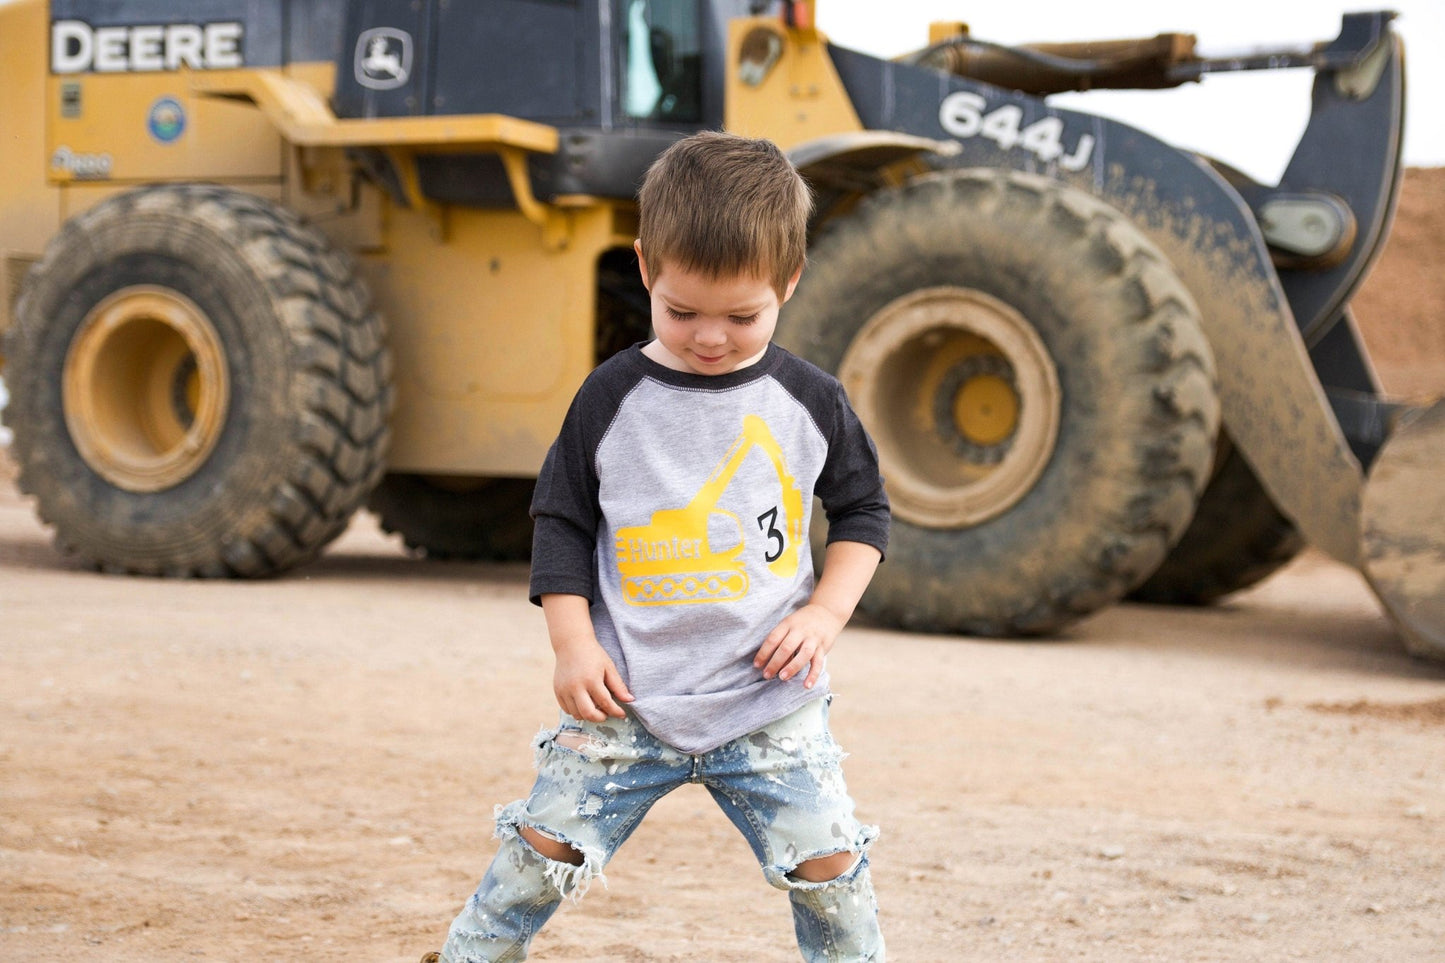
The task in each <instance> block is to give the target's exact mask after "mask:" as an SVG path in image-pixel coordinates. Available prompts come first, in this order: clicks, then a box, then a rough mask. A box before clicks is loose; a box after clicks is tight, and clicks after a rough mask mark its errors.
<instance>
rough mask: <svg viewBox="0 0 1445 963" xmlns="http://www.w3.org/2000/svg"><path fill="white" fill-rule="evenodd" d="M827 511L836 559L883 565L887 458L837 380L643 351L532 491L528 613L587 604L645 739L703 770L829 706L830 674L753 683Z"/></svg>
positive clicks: (580, 398)
mask: <svg viewBox="0 0 1445 963" xmlns="http://www.w3.org/2000/svg"><path fill="white" fill-rule="evenodd" d="M815 496H816V497H817V498H818V499H819V500H820V501H821V502H822V505H823V508H824V510H825V512H826V515H827V518H828V523H829V524H828V541H829V542H834V541H840V540H843V541H855V542H863V543H865V544H868V545H872V546H873V547H875V548H877V549H878V551H879V552H883V551H884V550H885V549H886V547H887V540H888V519H889V515H888V500H887V497H886V496H885V495H884V492H883V480H882V478H881V477H880V475H879V472H878V455H877V451H876V449H875V448H874V447H873V443H872V441H871V439H869V437H868V435H867V433H866V432H865V431H864V429H863V426H862V424H861V423H860V422H859V421H858V417H857V415H856V414H854V412H853V409H852V407H851V406H850V405H849V404H848V399H847V397H846V396H845V395H844V393H843V388H842V386H841V385H840V384H839V383H838V381H837V379H835V378H833V377H832V376H831V375H829V374H827V373H826V372H824V371H822V370H821V369H819V368H817V367H815V366H814V365H812V364H810V363H808V362H806V361H803V360H802V359H800V358H797V357H795V356H794V355H792V354H790V353H788V352H787V351H786V350H784V349H782V348H780V347H778V346H777V345H770V346H769V347H768V349H767V351H766V352H765V353H764V355H763V357H762V358H760V359H759V360H758V361H757V362H756V363H755V364H752V365H749V366H748V367H746V368H742V369H739V370H737V371H733V372H730V373H728V374H724V375H716V376H704V375H697V374H691V373H688V372H681V371H674V370H672V369H671V368H668V367H666V366H664V365H661V364H658V363H657V362H655V361H653V360H652V359H651V358H648V357H647V356H646V355H645V354H643V353H642V346H641V345H634V346H632V347H631V348H628V349H627V350H625V351H623V352H621V353H619V354H617V355H615V356H614V357H612V358H610V359H608V360H607V361H605V362H604V363H603V364H601V365H600V366H598V367H597V369H596V370H594V371H593V372H592V373H591V374H590V375H589V376H588V378H587V379H586V381H585V382H584V383H583V385H582V387H581V389H580V390H579V391H578V392H577V396H576V398H575V399H573V402H572V406H571V408H570V410H569V411H568V412H567V417H566V420H565V421H564V423H563V426H562V430H561V432H560V434H559V435H558V437H557V441H556V442H555V443H554V444H553V445H552V448H551V450H550V451H549V452H548V454H547V459H546V462H545V463H544V464H543V466H542V471H541V473H540V475H539V476H538V478H537V490H536V495H535V496H534V498H533V501H532V517H533V518H534V519H535V520H536V534H535V537H534V542H533V552H532V576H531V589H530V591H531V597H532V601H533V602H539V601H540V598H541V596H542V595H545V594H549V593H564V594H570V595H580V596H583V597H585V598H587V599H588V600H589V601H590V603H591V614H592V623H593V627H594V629H595V631H596V634H597V640H598V642H600V643H601V644H602V647H603V649H604V650H606V652H607V654H608V655H609V656H610V657H611V658H612V660H613V661H614V662H615V663H616V664H617V668H618V671H619V672H620V673H621V674H622V677H623V679H624V680H625V681H626V683H627V686H628V688H629V689H630V690H631V691H632V694H633V695H634V696H635V697H636V701H635V702H633V703H631V704H630V708H631V709H632V710H633V711H634V712H635V713H636V714H637V716H638V718H639V719H640V720H641V721H642V723H643V725H645V726H646V727H647V729H648V730H649V731H650V732H652V733H653V734H654V735H655V736H657V737H658V738H659V739H661V740H662V741H664V742H666V743H668V744H669V745H671V746H674V747H676V748H677V749H680V750H682V751H683V752H688V753H702V752H706V751H708V750H710V749H714V748H716V747H718V746H720V745H722V744H724V743H726V742H728V741H730V740H732V739H735V738H737V737H739V736H742V735H745V734H747V733H749V732H753V731H754V730H756V729H759V728H761V727H763V726H765V725H767V724H768V723H770V722H773V721H775V720H777V719H780V718H782V717H783V716H785V715H787V714H788V713H790V712H792V711H794V710H795V709H797V708H799V707H800V706H802V705H803V704H805V703H807V702H809V701H811V700H813V699H817V698H820V697H822V696H823V695H825V694H826V693H827V691H828V676H827V673H826V671H825V672H824V674H823V676H822V678H821V679H820V680H819V681H818V683H817V684H816V685H815V686H814V687H813V688H812V689H805V688H804V687H803V679H804V676H805V675H806V673H800V674H798V675H796V676H794V677H793V678H792V679H790V680H788V681H786V682H783V681H780V680H778V679H776V678H774V679H770V680H765V679H764V678H763V675H762V671H761V670H759V669H756V668H754V667H753V657H754V655H756V653H757V650H758V648H759V647H760V646H761V645H762V643H763V640H764V638H766V637H767V634H768V633H769V632H770V631H772V629H773V627H774V626H776V625H777V624H778V623H779V622H780V621H782V620H783V618H784V617H785V616H787V615H789V614H790V613H792V612H794V611H796V610H797V609H798V608H800V607H802V606H803V605H804V604H806V603H807V601H808V599H809V598H810V597H811V595H812V591H813V562H812V551H811V547H810V545H809V540H808V529H809V524H810V522H811V516H812V512H813V505H814V501H813V499H814V497H815Z"/></svg>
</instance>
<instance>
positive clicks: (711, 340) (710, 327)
mask: <svg viewBox="0 0 1445 963" xmlns="http://www.w3.org/2000/svg"><path fill="white" fill-rule="evenodd" d="M694 336H695V337H696V339H697V343H698V344H705V345H708V346H711V347H716V346H718V345H723V344H727V340H728V336H727V331H726V329H724V328H723V327H722V325H717V324H700V325H698V326H697V328H696V332H695V335H694Z"/></svg>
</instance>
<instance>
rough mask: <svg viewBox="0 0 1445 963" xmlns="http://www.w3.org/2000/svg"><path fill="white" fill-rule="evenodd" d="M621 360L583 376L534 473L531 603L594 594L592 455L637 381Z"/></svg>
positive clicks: (596, 519)
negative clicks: (548, 597)
mask: <svg viewBox="0 0 1445 963" xmlns="http://www.w3.org/2000/svg"><path fill="white" fill-rule="evenodd" d="M620 361H621V357H620V356H619V357H617V358H613V359H611V360H609V361H608V362H605V363H604V364H603V365H601V366H600V367H598V368H597V369H595V370H594V371H593V372H592V373H591V374H590V375H589V376H588V377H587V380H586V381H584V382H583V384H582V387H581V388H580V389H578V391H577V396H576V397H575V398H573V399H572V405H571V407H570V408H568V410H567V417H566V418H565V419H563V422H562V429H561V431H560V432H559V433H558V435H557V440H556V441H554V442H553V443H552V447H551V449H550V450H549V451H548V452H547V459H546V461H544V462H543V463H542V470H541V472H540V473H538V475H537V489H536V492H535V494H533V496H532V509H531V514H532V519H533V521H534V528H533V534H532V574H531V579H530V584H529V586H528V596H529V597H530V598H531V600H532V604H534V605H540V604H541V603H542V596H543V595H547V594H553V593H556V594H563V595H580V596H582V597H583V598H585V599H587V600H588V601H589V602H594V601H596V600H597V563H596V550H597V530H598V527H599V526H600V524H601V522H602V508H601V505H600V504H599V502H598V498H597V493H598V479H597V465H596V457H595V456H596V454H597V446H598V445H599V444H601V441H602V436H603V435H604V434H605V433H606V431H607V428H608V426H609V425H610V424H611V422H612V418H613V416H614V415H615V414H616V413H617V408H618V405H619V404H620V403H621V399H622V398H623V397H624V396H625V395H626V393H627V390H628V389H629V388H630V387H631V385H632V384H633V383H635V381H636V377H635V375H632V374H631V373H630V372H631V369H630V368H629V366H627V365H625V364H622V363H620Z"/></svg>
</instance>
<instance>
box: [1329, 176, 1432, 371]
mask: <svg viewBox="0 0 1445 963" xmlns="http://www.w3.org/2000/svg"><path fill="white" fill-rule="evenodd" d="M1352 304H1353V306H1354V309H1355V318H1356V319H1357V320H1358V321H1359V324H1360V331H1361V334H1362V335H1363V336H1364V339H1365V344H1366V346H1367V347H1368V348H1369V350H1370V356H1371V357H1372V358H1373V359H1374V361H1375V366H1376V368H1377V369H1378V371H1379V374H1380V380H1381V382H1383V384H1384V387H1385V390H1386V391H1388V392H1389V393H1391V394H1395V395H1400V396H1402V397H1431V396H1436V395H1445V167H1412V168H1410V169H1409V170H1407V171H1406V172H1405V182H1404V186H1403V187H1402V188H1401V190H1400V203H1399V206H1398V207H1397V208H1396V211H1395V225H1394V229H1393V230H1392V231H1391V232H1390V238H1389V240H1388V241H1387V242H1386V243H1385V250H1384V252H1383V254H1382V255H1381V257H1380V259H1379V261H1377V262H1376V263H1375V267H1374V269H1373V270H1372V271H1371V272H1370V275H1369V276H1368V277H1367V278H1366V279H1365V283H1364V285H1363V286H1362V287H1361V289H1360V291H1359V293H1357V294H1356V295H1355V298H1354V301H1353V302H1352Z"/></svg>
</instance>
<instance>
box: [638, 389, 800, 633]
mask: <svg viewBox="0 0 1445 963" xmlns="http://www.w3.org/2000/svg"><path fill="white" fill-rule="evenodd" d="M754 446H758V447H760V448H762V449H763V451H764V452H765V453H766V454H767V456H768V458H769V459H771V461H772V463H773V468H774V470H775V471H776V472H777V474H778V485H779V488H780V489H781V497H782V500H781V504H780V506H778V507H775V508H770V509H769V510H768V511H766V512H764V513H763V514H762V515H760V516H759V518H758V532H759V535H758V537H761V538H765V539H767V541H768V545H767V551H766V553H765V555H764V558H765V560H766V562H767V567H768V570H769V571H770V572H772V573H773V574H774V575H776V576H778V577H779V578H791V577H792V576H794V575H796V574H797V571H798V549H799V546H800V545H801V544H802V541H803V493H802V492H801V491H800V490H799V488H798V484H797V481H796V480H795V479H794V478H793V476H792V475H790V474H788V467H787V464H786V463H785V461H784V459H783V452H782V449H781V448H779V447H778V442H777V440H776V439H775V438H774V437H773V433H772V431H771V430H770V429H769V428H768V425H767V422H765V421H763V419H761V418H759V417H758V416H757V415H747V416H746V417H744V418H743V430H742V434H740V435H738V437H737V439H736V440H735V441H734V442H733V443H732V447H730V448H729V449H728V451H727V454H725V455H724V456H723V458H722V461H720V462H719V463H718V465H717V467H716V468H714V469H713V472H712V474H711V475H710V476H709V477H708V479H707V481H706V482H704V483H703V486H702V488H701V489H699V490H698V493H697V494H696V495H695V496H693V499H692V501H690V502H688V504H687V505H686V506H684V507H683V508H664V509H660V510H658V511H656V512H654V513H653V515H652V520H651V521H650V522H649V523H648V524H646V525H635V526H632V527H629V528H619V529H618V530H617V537H616V542H615V548H616V552H617V567H618V570H619V571H620V572H621V574H622V597H623V598H624V599H625V600H626V601H627V603H628V604H629V605H685V604H690V603H698V602H731V601H733V600H735V599H740V598H743V597H744V596H746V595H747V594H748V586H749V584H750V583H749V579H748V572H747V566H746V564H745V563H744V562H743V561H742V560H741V559H740V558H739V556H741V555H742V553H743V549H744V548H746V547H747V542H746V538H747V536H746V535H745V533H744V528H743V525H742V522H741V521H740V520H739V519H738V517H737V515H736V514H735V513H733V512H730V511H726V510H724V509H719V508H718V507H717V504H718V501H719V500H720V499H721V498H722V494H723V492H724V491H726V490H727V487H728V485H729V484H730V483H731V482H732V480H733V476H734V475H736V474H737V471H738V468H739V467H741V465H742V463H743V460H744V459H745V458H746V457H747V455H748V453H749V452H750V451H751V450H752V449H753V447H754ZM714 515H719V516H723V517H724V518H726V519H728V522H729V525H730V526H731V528H732V529H733V530H735V531H736V532H737V536H738V538H737V543H736V544H735V545H733V546H732V547H730V548H726V549H722V550H715V549H714V548H713V546H712V544H711V537H710V534H709V521H710V520H711V518H712V516H714ZM779 515H781V516H782V517H781V518H779V517H778V516H779Z"/></svg>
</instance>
